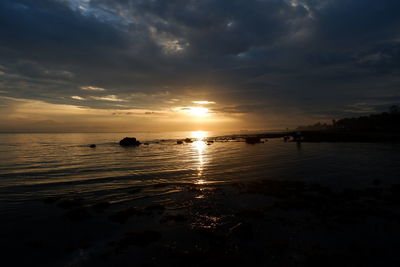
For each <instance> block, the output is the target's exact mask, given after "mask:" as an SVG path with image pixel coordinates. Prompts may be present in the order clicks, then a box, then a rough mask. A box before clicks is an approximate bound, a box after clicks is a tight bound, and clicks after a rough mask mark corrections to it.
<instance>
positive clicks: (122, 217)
mask: <svg viewBox="0 0 400 267" xmlns="http://www.w3.org/2000/svg"><path fill="white" fill-rule="evenodd" d="M143 215H148V213H147V212H144V211H143V210H140V209H137V208H134V207H130V208H127V209H124V210H121V211H118V212H117V213H115V214H113V215H111V216H110V217H109V218H110V220H111V221H114V222H119V223H124V222H126V221H127V220H128V219H129V218H130V217H132V216H143Z"/></svg>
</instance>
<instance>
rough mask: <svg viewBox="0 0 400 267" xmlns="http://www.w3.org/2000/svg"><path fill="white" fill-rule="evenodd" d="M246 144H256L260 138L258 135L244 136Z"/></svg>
mask: <svg viewBox="0 0 400 267" xmlns="http://www.w3.org/2000/svg"><path fill="white" fill-rule="evenodd" d="M246 143H247V144H258V143H261V139H260V138H259V137H246Z"/></svg>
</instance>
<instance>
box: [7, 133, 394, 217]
mask: <svg viewBox="0 0 400 267" xmlns="http://www.w3.org/2000/svg"><path fill="white" fill-rule="evenodd" d="M126 135H128V136H132V135H134V136H136V137H137V138H138V139H139V140H141V141H149V142H150V145H149V146H140V147H138V148H123V147H120V146H119V145H118V141H119V140H120V139H121V138H123V137H124V136H126ZM215 135H217V133H210V132H208V133H207V132H176V133H163V134H161V133H135V134H124V133H122V134H120V133H113V134H97V133H96V134H95V133H93V134H86V133H85V134H0V177H1V180H0V200H1V203H2V204H1V207H2V210H3V212H4V211H5V212H12V211H13V210H14V209H17V207H18V206H19V205H21V204H24V203H25V202H27V201H30V200H32V199H38V198H43V197H46V196H53V195H67V194H76V195H80V196H82V197H85V198H93V199H94V200H97V199H108V200H110V199H111V200H113V201H118V199H123V198H124V195H123V194H122V193H121V192H124V191H126V189H127V188H132V187H140V188H146V187H151V186H154V185H159V184H174V183H194V184H199V183H226V182H231V181H241V180H250V179H265V178H268V179H291V180H306V181H315V182H318V183H328V184H329V185H334V186H337V187H347V186H354V185H356V186H369V185H371V182H372V180H373V179H376V178H379V179H381V180H382V181H383V183H388V184H389V183H396V182H399V181H397V180H398V179H399V176H398V174H399V173H400V165H399V164H398V160H399V159H400V147H399V145H393V144H355V143H353V144H328V143H326V144H302V145H301V147H298V146H297V145H296V144H294V143H284V142H282V141H281V140H270V141H268V142H266V143H264V144H258V145H248V144H245V143H243V142H216V143H214V144H212V145H207V144H206V143H205V142H203V141H201V139H202V138H204V137H206V136H215ZM184 137H193V138H198V139H199V141H195V142H193V143H191V144H184V145H177V144H176V141H175V140H176V138H184ZM162 139H165V140H162ZM161 140H162V141H161ZM92 143H94V144H97V148H95V149H91V148H88V147H87V145H88V144H92ZM154 193H155V194H156V193H157V194H158V193H160V192H154ZM164 193H168V192H164ZM147 194H149V192H147Z"/></svg>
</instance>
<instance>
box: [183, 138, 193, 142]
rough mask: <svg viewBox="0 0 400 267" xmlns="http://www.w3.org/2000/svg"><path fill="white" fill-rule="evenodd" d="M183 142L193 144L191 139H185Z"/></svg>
mask: <svg viewBox="0 0 400 267" xmlns="http://www.w3.org/2000/svg"><path fill="white" fill-rule="evenodd" d="M184 141H185V142H186V143H193V141H192V139H190V138H186V139H185V140H184Z"/></svg>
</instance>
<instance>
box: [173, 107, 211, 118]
mask: <svg viewBox="0 0 400 267" xmlns="http://www.w3.org/2000/svg"><path fill="white" fill-rule="evenodd" d="M177 110H178V111H180V112H183V113H185V114H187V115H190V116H194V117H207V116H210V110H209V109H208V108H203V107H181V108H177Z"/></svg>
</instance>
